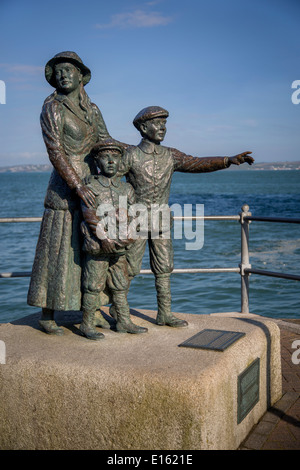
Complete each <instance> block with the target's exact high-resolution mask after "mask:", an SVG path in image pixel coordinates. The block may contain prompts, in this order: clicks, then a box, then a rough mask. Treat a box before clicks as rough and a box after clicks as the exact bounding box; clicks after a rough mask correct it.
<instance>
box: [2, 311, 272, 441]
mask: <svg viewBox="0 0 300 470" xmlns="http://www.w3.org/2000/svg"><path fill="white" fill-rule="evenodd" d="M104 311H105V312H107V311H108V310H107V309H104ZM155 316H156V312H154V311H143V310H139V311H134V310H133V311H132V319H133V321H134V322H135V323H137V324H139V325H142V326H146V327H147V328H148V329H149V331H148V333H146V334H142V335H130V334H122V333H117V332H115V331H114V330H113V329H111V330H102V331H103V333H104V334H105V339H103V340H101V341H98V342H94V341H90V340H88V339H86V338H83V337H82V336H80V335H79V334H78V323H79V322H80V317H78V314H75V313H74V314H69V315H68V314H63V315H62V316H60V317H59V316H57V322H58V324H61V325H62V326H63V327H64V331H65V334H64V336H60V337H55V336H49V335H47V334H45V333H44V332H42V331H41V329H40V327H39V325H38V318H39V314H38V315H32V316H29V317H25V318H24V319H22V320H20V321H16V322H13V323H10V324H1V325H0V340H2V341H4V343H5V347H6V363H5V364H0V429H1V432H0V448H1V449H74V450H76V449H79V450H81V449H82V450H84V449H98V450H99V449H100V450H104V449H108V450H130V449H132V450H147V449H149V450H185V449H186V450H192V449H203V450H204V449H208V450H209V449H214V450H217V449H228V450H229V449H237V448H238V446H239V444H240V443H241V442H242V441H243V440H244V439H245V437H246V436H247V434H248V433H249V431H250V430H251V428H252V426H253V425H254V424H256V423H257V421H258V420H259V419H260V418H261V416H262V415H263V414H264V413H265V411H266V410H267V407H269V406H271V405H272V404H273V403H274V402H276V401H277V400H278V399H279V398H280V397H281V363H280V332H279V329H278V327H277V325H276V324H275V323H274V322H272V321H271V320H268V319H261V318H259V317H257V316H252V315H241V314H235V313H232V314H228V313H227V314H226V315H224V316H222V314H218V315H188V314H178V316H179V317H180V318H183V319H185V320H187V321H188V322H189V326H188V327H187V328H184V329H175V328H170V327H166V326H163V327H161V326H157V325H156V324H155V321H154V319H155ZM204 329H216V330H226V331H236V332H243V333H245V335H244V336H243V337H242V338H240V339H238V340H237V341H236V342H235V343H234V344H232V345H231V346H229V347H228V348H227V349H225V350H224V351H223V352H221V351H215V350H205V349H194V348H186V347H179V345H180V344H182V343H183V342H184V341H186V340H188V339H189V338H191V337H192V336H194V335H196V334H197V333H199V332H200V331H202V330H204ZM257 359H259V361H258V362H259V379H258V380H259V382H258V389H259V399H258V402H257V403H256V404H254V406H253V408H252V409H251V410H250V411H249V412H248V414H246V416H244V417H243V418H242V420H241V422H238V421H239V419H238V414H239V411H240V410H239V409H240V407H241V406H242V405H241V403H240V397H239V391H238V389H239V387H240V385H241V377H242V376H241V374H243V373H245V371H247V370H248V368H249V366H251V364H253V363H254V361H257ZM249 379H251V376H249ZM245 384H246V385H245ZM245 384H244V383H243V384H242V387H244V385H245V386H247V380H246V382H245ZM244 391H245V393H248V392H247V391H246V389H245V390H244ZM248 398H250V400H251V399H252V398H251V392H250V395H249V397H248ZM248 398H247V399H248ZM243 406H244V405H243Z"/></svg>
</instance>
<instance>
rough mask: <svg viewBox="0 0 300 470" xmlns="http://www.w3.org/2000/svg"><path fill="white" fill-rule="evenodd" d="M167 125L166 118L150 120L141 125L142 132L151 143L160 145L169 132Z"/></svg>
mask: <svg viewBox="0 0 300 470" xmlns="http://www.w3.org/2000/svg"><path fill="white" fill-rule="evenodd" d="M166 123H167V120H166V118H154V119H149V120H148V121H145V122H143V123H142V124H141V125H140V130H141V132H142V134H144V135H145V136H146V137H147V139H149V140H150V141H151V142H154V143H155V144H159V143H160V142H162V141H163V140H164V138H165V135H166V132H167V128H166Z"/></svg>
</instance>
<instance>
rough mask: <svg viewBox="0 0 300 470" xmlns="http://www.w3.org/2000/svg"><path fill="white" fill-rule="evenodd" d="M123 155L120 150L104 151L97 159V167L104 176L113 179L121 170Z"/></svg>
mask: <svg viewBox="0 0 300 470" xmlns="http://www.w3.org/2000/svg"><path fill="white" fill-rule="evenodd" d="M120 158H121V153H120V152H119V151H118V150H113V149H108V150H102V151H101V152H99V154H98V155H97V157H96V162H97V165H98V167H99V169H100V171H101V173H102V174H103V175H104V176H107V177H108V178H111V177H112V176H115V174H116V173H117V171H118V169H119V164H120Z"/></svg>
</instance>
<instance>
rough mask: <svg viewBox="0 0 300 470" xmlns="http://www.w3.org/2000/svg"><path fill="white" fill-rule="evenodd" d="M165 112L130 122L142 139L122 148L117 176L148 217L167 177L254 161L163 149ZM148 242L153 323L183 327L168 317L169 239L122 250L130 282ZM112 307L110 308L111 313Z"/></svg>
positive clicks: (164, 196)
mask: <svg viewBox="0 0 300 470" xmlns="http://www.w3.org/2000/svg"><path fill="white" fill-rule="evenodd" d="M168 116H169V113H168V111H167V110H165V109H163V108H161V107H159V106H150V107H147V108H144V109H142V110H141V111H140V112H139V113H138V114H137V116H136V117H135V118H134V120H133V124H134V126H135V127H136V128H137V129H138V130H139V132H140V134H141V136H142V140H141V142H140V143H139V145H138V146H132V147H128V148H127V149H126V151H125V153H124V156H123V158H122V163H121V165H120V169H119V174H120V175H126V179H127V182H129V183H130V184H131V185H132V186H133V188H134V191H135V195H136V202H137V203H140V204H144V205H145V206H146V207H147V209H148V212H149V215H150V213H151V205H153V204H159V205H162V204H168V201H169V193H170V186H171V180H172V175H173V172H174V171H181V172H187V173H202V172H212V171H217V170H223V169H225V168H228V167H229V166H230V165H232V164H233V165H240V164H241V163H245V162H247V163H248V164H249V165H251V164H252V163H253V162H254V159H253V158H252V157H251V156H250V155H249V154H250V153H251V152H243V153H241V154H238V155H236V156H233V157H202V158H199V157H193V156H191V155H186V154H185V153H183V152H180V151H179V150H177V149H174V148H169V147H164V146H162V145H160V144H161V142H162V141H163V140H164V137H165V134H166V121H167V117H168ZM147 241H148V245H149V252H150V265H151V270H152V272H153V273H154V276H155V286H156V292H157V303H158V312H157V318H156V323H157V324H158V325H168V326H171V327H184V326H187V322H186V321H184V320H181V319H179V318H176V317H175V316H174V315H173V314H172V313H171V289H170V275H171V272H172V271H173V248H172V240H171V237H169V238H163V237H160V238H158V239H153V238H151V233H150V232H149V236H148V240H147V238H146V239H145V238H144V239H143V238H140V239H138V240H136V242H135V243H134V245H133V246H132V247H131V248H129V249H128V250H127V251H126V258H127V261H128V268H129V276H130V280H132V279H133V277H134V276H136V275H137V274H138V273H139V272H140V269H141V264H142V259H143V255H144V252H145V248H146V243H147ZM113 311H114V306H112V307H111V312H112V314H113Z"/></svg>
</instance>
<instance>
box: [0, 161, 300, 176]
mask: <svg viewBox="0 0 300 470" xmlns="http://www.w3.org/2000/svg"><path fill="white" fill-rule="evenodd" d="M52 168H53V167H52V165H17V166H6V167H0V173H19V172H26V173H37V172H41V171H42V172H46V171H48V172H49V171H51V170H52ZM229 170H230V171H242V170H245V171H259V170H274V171H275V170H300V161H296V162H262V163H254V165H251V166H250V165H247V164H245V165H239V166H237V165H232V166H231V167H230V168H229Z"/></svg>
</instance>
